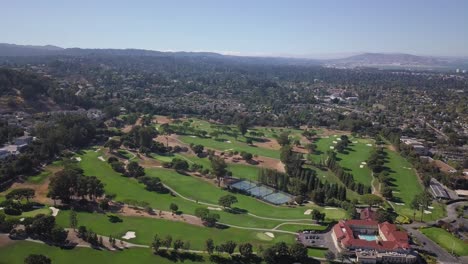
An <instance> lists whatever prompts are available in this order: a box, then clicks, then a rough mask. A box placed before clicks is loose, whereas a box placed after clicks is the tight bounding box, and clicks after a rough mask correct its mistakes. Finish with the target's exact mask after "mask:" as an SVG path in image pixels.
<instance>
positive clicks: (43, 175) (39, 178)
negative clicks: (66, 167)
mask: <svg viewBox="0 0 468 264" xmlns="http://www.w3.org/2000/svg"><path fill="white" fill-rule="evenodd" d="M61 166H62V161H61V160H58V161H54V162H53V163H52V164H49V165H47V166H46V167H45V168H44V170H43V171H41V172H40V173H39V174H37V175H33V176H29V177H28V178H27V179H26V182H27V183H32V184H41V183H43V182H44V181H45V180H46V179H47V178H48V177H49V176H50V175H52V173H54V172H55V171H57V170H58V169H59V168H60V167H61Z"/></svg>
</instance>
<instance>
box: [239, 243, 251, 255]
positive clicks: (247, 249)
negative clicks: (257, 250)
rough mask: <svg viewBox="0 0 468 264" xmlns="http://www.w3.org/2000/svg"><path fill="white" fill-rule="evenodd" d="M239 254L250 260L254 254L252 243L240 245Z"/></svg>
mask: <svg viewBox="0 0 468 264" xmlns="http://www.w3.org/2000/svg"><path fill="white" fill-rule="evenodd" d="M239 253H240V254H241V256H242V257H244V258H249V257H250V256H252V254H253V247H252V244H250V243H244V244H240V245H239Z"/></svg>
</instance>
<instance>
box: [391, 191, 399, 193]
mask: <svg viewBox="0 0 468 264" xmlns="http://www.w3.org/2000/svg"><path fill="white" fill-rule="evenodd" d="M392 193H400V192H397V191H392Z"/></svg>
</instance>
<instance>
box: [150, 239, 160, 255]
mask: <svg viewBox="0 0 468 264" xmlns="http://www.w3.org/2000/svg"><path fill="white" fill-rule="evenodd" d="M162 244H163V241H162V239H161V238H160V237H159V236H158V235H154V238H153V243H151V248H152V249H153V252H154V253H157V252H158V251H159V248H160V247H161V246H162Z"/></svg>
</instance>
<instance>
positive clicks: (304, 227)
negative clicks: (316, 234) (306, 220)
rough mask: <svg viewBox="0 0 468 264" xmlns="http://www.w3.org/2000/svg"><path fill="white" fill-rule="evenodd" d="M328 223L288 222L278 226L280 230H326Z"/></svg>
mask: <svg viewBox="0 0 468 264" xmlns="http://www.w3.org/2000/svg"><path fill="white" fill-rule="evenodd" d="M325 229H327V226H326V225H300V224H288V225H282V226H280V227H278V230H284V231H290V232H298V231H299V230H325Z"/></svg>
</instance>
